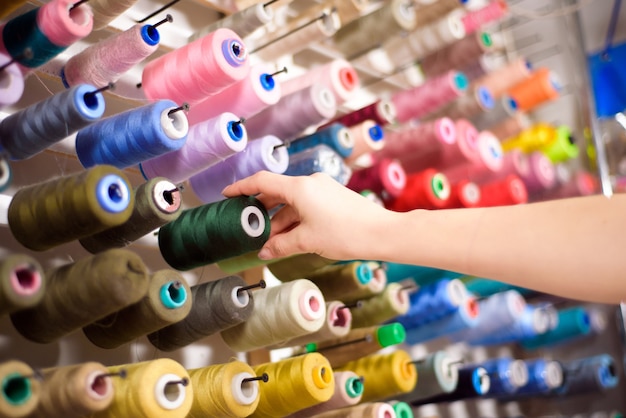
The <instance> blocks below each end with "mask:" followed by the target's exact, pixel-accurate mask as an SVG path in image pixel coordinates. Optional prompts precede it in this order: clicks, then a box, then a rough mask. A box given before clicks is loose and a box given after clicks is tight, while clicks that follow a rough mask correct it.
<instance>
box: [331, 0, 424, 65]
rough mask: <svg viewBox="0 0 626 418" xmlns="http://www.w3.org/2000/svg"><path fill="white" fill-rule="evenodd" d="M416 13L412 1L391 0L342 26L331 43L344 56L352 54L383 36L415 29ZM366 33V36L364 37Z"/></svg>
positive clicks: (353, 55)
mask: <svg viewBox="0 0 626 418" xmlns="http://www.w3.org/2000/svg"><path fill="white" fill-rule="evenodd" d="M416 23H417V14H416V13H415V9H414V7H413V3H412V2H411V1H407V0H393V1H391V2H390V3H389V4H385V5H383V6H382V7H381V8H379V9H378V10H376V11H374V12H372V13H370V14H368V15H365V16H363V17H361V18H359V19H357V20H354V21H353V22H351V23H348V24H347V25H345V26H343V27H342V28H341V29H340V30H339V31H338V32H337V33H336V34H335V36H333V45H334V46H335V47H336V48H337V49H338V50H339V51H340V52H341V53H342V54H343V55H345V56H347V57H355V56H359V55H360V54H362V53H363V52H365V51H367V50H369V49H371V48H374V47H376V46H377V45H379V44H380V43H381V42H382V41H383V40H384V39H385V38H386V37H388V36H393V35H397V34H400V33H402V32H405V31H410V30H413V28H415V25H416ZM364 33H367V36H363V34H364Z"/></svg>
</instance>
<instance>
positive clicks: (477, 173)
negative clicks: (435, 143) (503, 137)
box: [443, 131, 503, 183]
mask: <svg viewBox="0 0 626 418" xmlns="http://www.w3.org/2000/svg"><path fill="white" fill-rule="evenodd" d="M502 155H503V152H502V146H501V145H500V141H499V140H498V138H496V137H495V136H494V135H493V134H492V133H491V132H489V131H483V132H480V133H479V134H478V137H477V139H476V157H477V158H475V159H473V160H471V161H467V162H465V163H462V164H458V165H455V166H451V167H449V168H447V169H446V170H444V171H443V173H444V174H445V175H446V177H448V180H450V181H451V182H453V183H456V182H458V181H461V180H463V179H470V180H473V181H482V180H484V179H486V178H492V177H494V175H497V174H498V172H499V171H500V170H501V169H502Z"/></svg>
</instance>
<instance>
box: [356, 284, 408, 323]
mask: <svg viewBox="0 0 626 418" xmlns="http://www.w3.org/2000/svg"><path fill="white" fill-rule="evenodd" d="M409 306H410V303H409V297H408V295H407V293H406V291H405V290H403V288H402V285H400V284H399V283H389V284H388V285H387V286H386V287H385V290H384V291H383V293H380V294H378V295H374V296H373V297H371V298H369V299H365V300H363V301H362V303H361V307H360V308H358V309H353V310H352V311H351V312H352V327H353V328H364V327H371V326H374V325H376V324H382V323H385V322H387V321H389V320H391V319H393V318H395V317H396V316H398V315H404V314H405V313H407V312H408V310H409Z"/></svg>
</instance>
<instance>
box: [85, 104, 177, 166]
mask: <svg viewBox="0 0 626 418" xmlns="http://www.w3.org/2000/svg"><path fill="white" fill-rule="evenodd" d="M188 130H189V125H188V123H187V117H186V116H185V114H184V113H183V112H180V111H179V109H178V108H177V107H176V104H175V103H174V102H172V101H171V100H160V101H158V102H156V103H152V104H150V105H147V106H143V107H140V108H138V109H133V110H130V111H127V112H124V113H120V114H118V115H115V116H112V117H110V118H107V119H104V120H102V121H100V122H98V123H94V124H93V125H91V126H89V127H87V128H85V129H83V130H81V131H80V132H78V134H77V135H76V154H77V155H78V159H79V160H80V163H81V164H82V165H83V167H85V168H89V167H93V166H94V165H97V164H108V165H113V166H115V167H117V168H126V167H130V166H132V165H135V164H138V163H140V162H142V161H145V160H149V159H151V158H154V157H156V156H158V155H162V154H165V153H167V152H171V151H175V150H177V149H180V148H181V147H182V146H183V145H184V144H185V141H186V140H187V132H188Z"/></svg>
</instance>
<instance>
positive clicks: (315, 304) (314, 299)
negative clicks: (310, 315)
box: [308, 296, 321, 312]
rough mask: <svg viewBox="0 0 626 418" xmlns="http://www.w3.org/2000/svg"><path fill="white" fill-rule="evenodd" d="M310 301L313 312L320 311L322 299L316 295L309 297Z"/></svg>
mask: <svg viewBox="0 0 626 418" xmlns="http://www.w3.org/2000/svg"><path fill="white" fill-rule="evenodd" d="M308 303H309V307H310V308H311V310H312V311H313V312H319V310H320V307H321V304H320V300H319V299H318V298H317V297H315V296H311V297H309V300H308Z"/></svg>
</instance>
